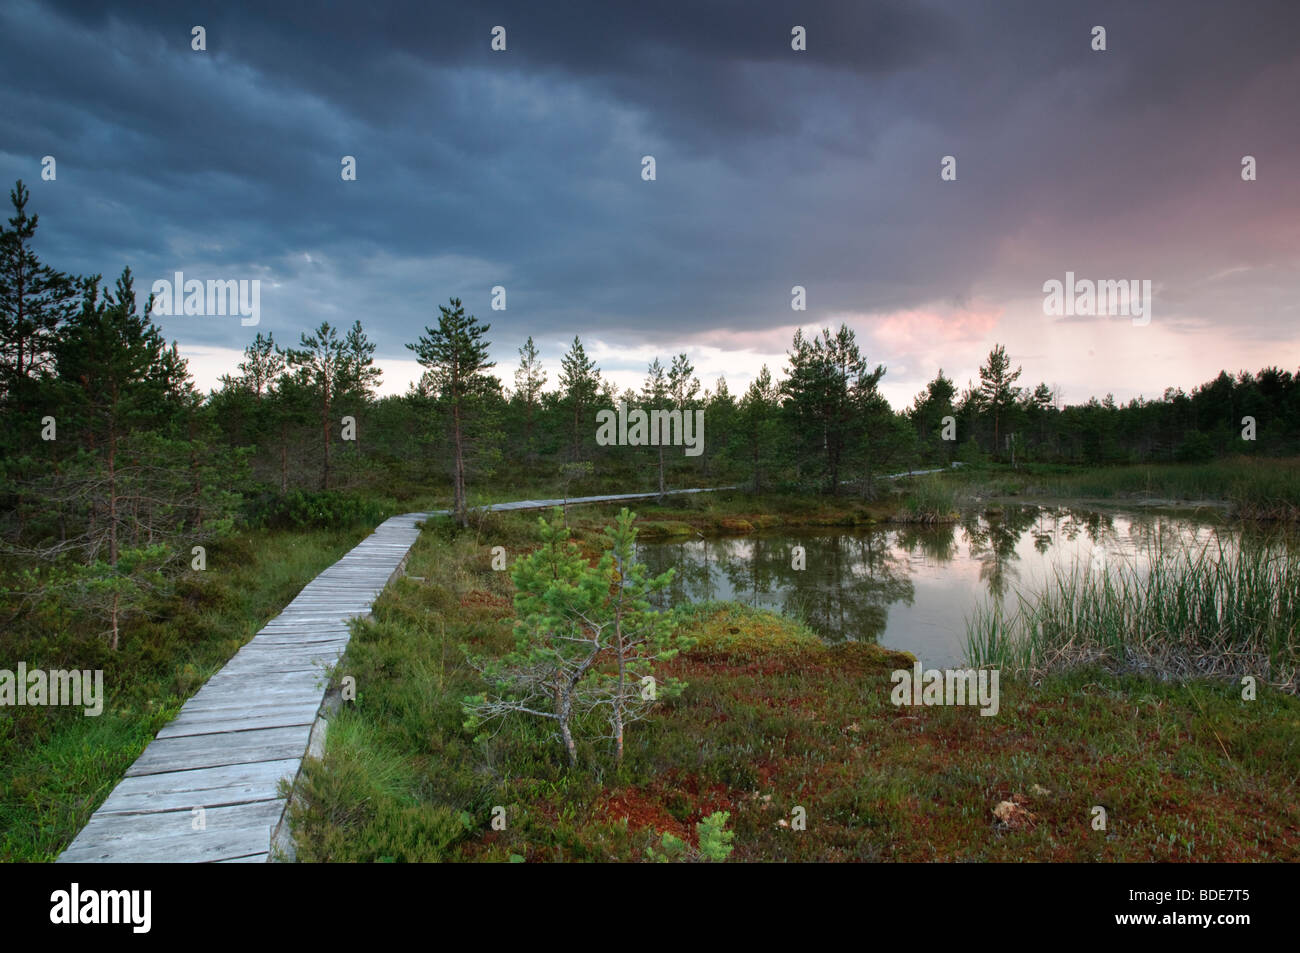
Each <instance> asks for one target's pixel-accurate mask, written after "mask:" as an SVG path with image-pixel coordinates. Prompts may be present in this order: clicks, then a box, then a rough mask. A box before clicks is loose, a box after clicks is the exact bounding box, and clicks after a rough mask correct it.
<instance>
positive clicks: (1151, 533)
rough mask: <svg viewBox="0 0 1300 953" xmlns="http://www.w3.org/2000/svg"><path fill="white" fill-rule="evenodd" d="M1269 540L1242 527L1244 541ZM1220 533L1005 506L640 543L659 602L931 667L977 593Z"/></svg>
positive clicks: (957, 642)
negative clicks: (802, 626)
mask: <svg viewBox="0 0 1300 953" xmlns="http://www.w3.org/2000/svg"><path fill="white" fill-rule="evenodd" d="M1276 536H1277V534H1276V531H1269V530H1267V529H1265V530H1264V531H1263V532H1262V533H1261V532H1257V531H1255V530H1248V531H1247V539H1255V538H1260V539H1269V538H1273V539H1275V538H1276ZM1216 537H1217V538H1219V539H1221V540H1226V541H1228V542H1229V543H1230V544H1231V545H1236V544H1237V541H1238V540H1240V538H1241V537H1240V534H1239V532H1238V531H1237V530H1235V529H1230V528H1224V527H1216V526H1214V525H1211V524H1208V523H1205V522H1202V521H1197V520H1194V519H1190V518H1187V517H1181V516H1171V515H1168V514H1142V515H1135V514H1127V513H1104V512H1096V511H1089V510H1079V509H1074V508H1071V507H1046V506H1005V507H998V508H994V509H989V510H986V511H984V512H979V513H969V514H967V515H966V516H965V517H963V518H962V520H961V521H960V522H958V523H950V524H946V525H942V526H915V525H909V526H900V527H889V528H878V529H868V530H854V531H848V532H838V531H836V532H817V531H812V530H809V531H807V532H803V533H800V534H798V535H793V534H760V535H753V536H744V537H734V538H723V539H709V540H705V539H694V540H689V541H686V542H671V543H644V544H642V545H641V546H640V547H639V551H640V554H641V558H642V559H644V560H645V561H646V562H647V563H648V564H649V565H650V567H651V569H653V570H654V571H655V572H661V571H663V570H664V569H667V568H669V567H675V568H676V569H677V573H676V577H675V579H674V581H673V586H672V589H671V591H669V592H666V593H664V594H663V599H662V604H663V605H670V604H675V603H678V602H682V601H693V602H699V601H706V600H710V599H729V600H736V601H739V602H745V603H748V604H750V605H756V606H763V607H766V608H771V609H777V610H779V611H781V612H784V613H786V614H788V615H792V616H795V617H797V618H799V619H802V620H803V621H805V622H806V623H807V624H808V625H809V626H810V627H811V628H812V629H813V630H814V631H816V632H818V633H819V634H820V635H821V636H822V637H823V638H825V639H827V640H828V641H841V640H846V639H853V640H859V641H879V642H881V643H882V644H885V645H888V646H890V647H893V648H900V649H905V650H907V651H909V652H912V653H914V654H915V655H916V656H917V657H918V658H920V659H922V660H923V661H925V662H927V663H930V664H936V665H957V664H961V661H962V655H963V649H964V640H965V632H966V629H965V619H966V616H967V614H968V613H969V612H970V610H971V609H972V608H974V606H975V605H976V604H977V603H979V602H981V601H983V600H987V599H994V600H1007V599H1014V598H1015V595H1014V594H1015V591H1016V590H1017V589H1019V588H1029V589H1036V588H1038V586H1039V585H1040V584H1041V583H1043V582H1045V581H1047V580H1048V579H1050V577H1051V576H1052V575H1053V574H1054V570H1055V568H1056V567H1057V566H1061V567H1063V568H1065V569H1069V568H1070V567H1071V565H1072V563H1074V562H1076V561H1082V562H1088V563H1090V564H1091V565H1092V566H1094V567H1101V568H1102V569H1103V571H1104V567H1105V566H1106V565H1107V563H1108V561H1112V564H1113V561H1114V560H1135V561H1137V562H1138V563H1139V565H1141V564H1142V561H1143V559H1144V554H1145V553H1147V552H1148V551H1149V547H1150V546H1151V545H1156V544H1159V545H1164V546H1169V545H1171V544H1183V543H1188V542H1195V543H1205V542H1209V541H1212V540H1214V539H1215V538H1216ZM1288 539H1291V538H1290V537H1288ZM796 546H803V547H804V550H805V567H806V568H804V569H802V570H796V569H794V568H792V562H793V556H794V548H795V547H796Z"/></svg>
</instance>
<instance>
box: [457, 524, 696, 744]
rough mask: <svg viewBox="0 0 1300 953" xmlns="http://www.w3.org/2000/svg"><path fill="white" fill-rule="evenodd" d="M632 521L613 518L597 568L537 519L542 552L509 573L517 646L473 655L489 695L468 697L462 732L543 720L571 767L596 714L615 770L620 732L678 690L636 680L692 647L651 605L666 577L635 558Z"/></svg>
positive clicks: (674, 684) (557, 529)
mask: <svg viewBox="0 0 1300 953" xmlns="http://www.w3.org/2000/svg"><path fill="white" fill-rule="evenodd" d="M635 519H636V516H635V514H633V513H631V512H629V511H628V510H627V509H624V510H623V511H622V512H620V513H619V515H618V517H617V518H616V519H615V520H614V523H613V525H612V526H610V527H608V528H607V529H606V530H605V537H606V541H607V543H608V548H607V549H606V551H605V553H604V554H603V555H602V556H601V558H600V559H599V560H598V561H597V563H596V565H595V566H592V565H590V564H589V563H588V562H587V560H586V559H585V558H584V557H583V555H582V554H581V552H580V551H579V549H578V547H577V545H576V544H574V543H573V542H572V541H571V540H570V539H569V531H568V529H567V527H565V526H564V525H563V523H562V520H561V518H560V515H559V514H558V513H557V514H556V516H555V518H554V519H552V520H551V522H549V523H548V522H547V521H546V520H545V519H541V518H539V519H538V532H539V536H540V538H541V542H542V545H541V546H540V547H539V548H538V549H537V550H535V551H534V552H533V553H531V554H529V555H528V556H525V557H523V558H521V559H519V560H518V561H517V562H516V563H515V566H514V570H513V572H512V578H513V579H514V583H515V589H516V592H515V613H516V615H517V617H518V621H517V622H516V625H515V640H516V641H515V649H514V651H512V652H511V653H509V654H508V655H506V656H505V657H503V658H501V659H495V660H483V659H478V658H471V664H472V665H474V667H476V668H477V669H478V670H479V671H481V672H482V673H483V674H484V676H485V677H486V678H487V679H488V680H489V681H490V682H491V684H492V686H493V693H492V694H491V695H489V694H486V693H485V694H480V695H475V696H471V697H469V698H466V699H465V702H464V707H465V711H466V714H467V715H468V719H467V721H466V727H467V728H470V729H471V730H474V729H476V728H478V727H479V726H481V725H483V724H485V723H487V722H489V721H492V720H495V719H497V718H502V717H506V716H509V715H514V714H527V715H532V716H534V717H538V718H545V719H549V720H551V721H554V722H555V725H556V731H557V734H558V736H559V739H560V742H561V744H562V745H563V746H564V750H565V753H566V755H567V757H568V760H569V764H570V765H571V766H572V765H576V764H577V760H578V753H577V734H578V731H579V730H581V729H583V728H585V727H586V726H587V725H588V724H590V723H591V721H592V720H591V719H588V718H586V717H585V716H587V715H595V714H598V713H603V714H604V721H605V722H606V723H607V724H608V726H609V733H608V734H607V735H606V736H605V737H608V738H610V739H611V740H612V741H613V746H614V760H615V763H620V762H621V761H622V758H623V746H624V733H625V731H626V728H627V726H628V725H629V724H630V723H631V722H633V721H636V720H638V719H640V718H643V717H645V716H646V714H647V713H648V712H649V710H650V708H651V707H652V706H653V705H654V704H655V702H656V701H658V700H659V699H661V698H665V697H671V696H674V695H676V694H677V693H679V692H680V691H681V689H682V688H683V687H684V686H683V685H682V684H681V683H680V682H678V681H676V680H675V679H666V680H665V681H663V682H661V683H656V682H653V681H643V680H644V679H645V677H646V676H649V675H650V673H651V671H652V669H653V665H654V663H655V662H656V661H665V660H667V659H670V658H672V657H673V656H674V655H676V654H677V652H678V651H680V650H681V649H683V648H686V647H688V646H689V645H690V644H691V640H689V639H686V638H684V637H682V636H679V635H678V634H677V633H676V631H675V624H674V619H673V617H672V615H671V614H670V613H666V612H659V611H656V610H654V609H652V608H651V606H650V596H651V595H652V594H653V593H654V592H657V591H660V590H662V589H664V588H665V587H666V586H667V585H668V584H669V583H670V581H671V580H672V576H673V570H671V569H670V570H668V571H667V572H665V573H663V574H661V575H659V576H655V577H650V576H649V574H648V573H647V571H646V568H645V566H644V565H643V564H641V563H639V562H637V561H636V558H635V552H634V549H635V540H636V530H635V529H634V528H633V526H632V523H633V521H634V520H635ZM651 678H653V676H651ZM596 720H597V721H598V720H599V719H596Z"/></svg>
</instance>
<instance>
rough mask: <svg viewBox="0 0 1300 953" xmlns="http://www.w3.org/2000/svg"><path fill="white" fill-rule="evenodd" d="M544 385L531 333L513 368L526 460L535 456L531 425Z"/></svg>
mask: <svg viewBox="0 0 1300 953" xmlns="http://www.w3.org/2000/svg"><path fill="white" fill-rule="evenodd" d="M545 386H546V371H545V370H543V369H542V361H541V357H540V356H539V355H538V353H537V346H536V345H535V344H533V338H532V335H529V336H528V340H527V341H525V342H524V346H523V347H521V348H520V349H519V367H518V368H516V369H515V393H514V398H515V401H516V402H517V403H519V404H521V405H522V406H523V409H524V455H525V457H526V458H527V459H528V460H530V461H531V460H534V459H536V457H537V445H536V439H535V438H534V436H533V427H534V426H535V424H536V417H537V411H538V408H539V407H540V406H541V398H542V388H543V387H545Z"/></svg>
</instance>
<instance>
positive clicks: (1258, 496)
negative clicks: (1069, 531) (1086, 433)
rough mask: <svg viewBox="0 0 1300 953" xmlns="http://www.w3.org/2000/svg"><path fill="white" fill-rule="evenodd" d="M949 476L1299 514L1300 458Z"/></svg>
mask: <svg viewBox="0 0 1300 953" xmlns="http://www.w3.org/2000/svg"><path fill="white" fill-rule="evenodd" d="M945 478H946V479H949V480H961V481H963V482H964V483H965V484H966V486H967V487H968V488H970V489H972V490H975V491H978V492H983V493H985V494H992V495H995V496H1038V497H1047V498H1055V499H1075V500H1078V499H1095V500H1114V501H1117V502H1118V501H1144V500H1145V501H1167V502H1175V503H1188V504H1197V503H1223V504H1226V505H1227V509H1228V512H1229V514H1230V515H1232V516H1234V517H1236V518H1238V519H1250V520H1289V521H1294V520H1297V519H1300V461H1297V460H1296V459H1294V458H1285V459H1275V458H1267V457H1246V456H1239V457H1226V458H1224V459H1221V460H1212V461H1210V462H1208V463H1166V464H1138V465H1131V466H1107V467H1089V468H1074V467H1063V466H1054V465H1044V464H1030V465H1028V466H1027V467H1025V468H1024V469H1023V470H1019V471H1009V470H1005V469H1003V468H997V469H990V468H971V469H969V470H967V471H963V472H962V473H961V474H958V475H952V476H946V477H945Z"/></svg>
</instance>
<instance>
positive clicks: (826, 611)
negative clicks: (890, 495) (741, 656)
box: [781, 531, 914, 642]
mask: <svg viewBox="0 0 1300 953" xmlns="http://www.w3.org/2000/svg"><path fill="white" fill-rule="evenodd" d="M800 542H801V545H803V547H804V550H805V551H806V553H807V565H808V568H807V569H805V570H803V572H804V573H806V574H807V578H805V579H804V580H802V581H801V582H802V585H798V586H795V587H791V588H789V589H787V590H786V593H785V598H784V599H783V600H782V604H781V611H783V612H785V613H786V614H787V615H791V616H794V617H796V618H799V619H802V620H803V622H804V623H806V624H807V625H808V626H809V627H810V628H812V629H813V630H814V631H815V632H817V634H818V635H820V636H821V637H822V638H824V639H826V640H827V641H830V642H840V641H850V642H875V641H876V640H877V639H879V638H880V634H881V633H882V632H884V631H885V623H886V622H887V621H888V618H889V606H890V604H891V603H894V602H898V601H900V600H902V601H903V602H905V603H906V604H907V605H911V604H912V599H913V596H914V590H913V587H912V581H911V580H910V579H908V578H907V576H906V572H907V569H906V565H905V563H904V562H903V561H902V560H901V559H900V558H899V556H898V555H897V554H896V553H894V552H891V550H890V547H889V545H888V537H887V534H885V533H884V532H880V531H876V532H871V533H863V534H848V533H842V534H836V535H833V536H809V537H806V538H804V539H803V540H801V541H800Z"/></svg>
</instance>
